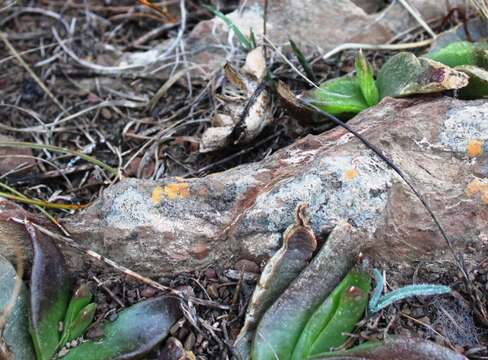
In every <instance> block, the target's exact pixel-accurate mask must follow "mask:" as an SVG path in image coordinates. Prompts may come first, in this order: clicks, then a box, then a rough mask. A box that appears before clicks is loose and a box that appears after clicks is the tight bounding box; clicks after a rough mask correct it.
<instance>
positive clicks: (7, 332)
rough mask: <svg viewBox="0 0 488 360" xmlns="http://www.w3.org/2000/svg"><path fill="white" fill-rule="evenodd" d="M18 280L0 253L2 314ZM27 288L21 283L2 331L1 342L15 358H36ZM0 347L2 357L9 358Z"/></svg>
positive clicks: (0, 302) (0, 312) (0, 356)
mask: <svg viewBox="0 0 488 360" xmlns="http://www.w3.org/2000/svg"><path fill="white" fill-rule="evenodd" d="M16 281H17V273H16V272H15V269H14V267H13V266H12V264H10V262H9V261H8V260H7V259H5V258H4V257H3V256H1V255H0V314H2V312H3V311H4V309H5V307H6V306H8V305H9V304H10V302H11V300H12V299H11V298H12V292H13V291H14V287H15V285H16ZM28 312H29V311H28V300H27V289H26V287H25V285H24V283H22V284H21V287H20V291H19V294H18V296H17V299H15V305H14V306H13V308H12V310H11V312H10V314H9V316H8V318H7V320H6V323H5V327H4V328H3V331H2V332H0V343H1V342H2V341H3V342H4V343H5V344H6V345H7V347H8V350H9V352H10V354H9V355H11V356H13V359H22V360H35V356H34V348H33V347H32V340H31V338H30V335H29V317H28ZM9 355H7V354H4V353H3V352H2V349H0V359H4V358H6V359H8V358H9Z"/></svg>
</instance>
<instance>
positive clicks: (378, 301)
mask: <svg viewBox="0 0 488 360" xmlns="http://www.w3.org/2000/svg"><path fill="white" fill-rule="evenodd" d="M373 275H374V279H375V282H376V286H375V289H374V290H373V294H372V296H371V299H370V301H369V310H370V311H371V312H378V311H380V310H381V309H383V308H385V307H387V306H389V305H391V304H393V303H394V302H396V301H400V300H403V299H406V298H409V297H412V296H430V295H442V294H448V293H450V292H451V288H450V287H449V286H445V285H435V284H416V285H407V286H404V287H401V288H399V289H396V290H393V291H390V292H389V293H387V294H386V295H384V296H381V293H382V291H383V287H384V284H385V279H384V278H383V275H381V272H380V271H379V270H377V269H373Z"/></svg>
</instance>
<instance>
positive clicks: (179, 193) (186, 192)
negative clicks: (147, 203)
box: [163, 182, 190, 200]
mask: <svg viewBox="0 0 488 360" xmlns="http://www.w3.org/2000/svg"><path fill="white" fill-rule="evenodd" d="M163 193H164V195H165V196H166V197H167V198H168V199H170V200H174V199H178V198H180V199H184V198H186V197H188V196H190V187H189V186H188V184H187V183H184V182H182V183H174V184H168V185H166V186H165V187H164V189H163Z"/></svg>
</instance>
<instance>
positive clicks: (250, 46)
mask: <svg viewBox="0 0 488 360" xmlns="http://www.w3.org/2000/svg"><path fill="white" fill-rule="evenodd" d="M202 6H203V7H204V8H205V9H207V10H208V11H210V12H211V13H212V14H214V15H215V16H217V17H218V18H219V19H221V20H222V21H223V22H224V23H225V24H226V25H227V26H228V27H229V28H230V29H231V30H232V31H233V32H234V34H236V36H237V38H238V39H239V41H240V42H241V45H242V46H243V47H244V49H246V50H247V51H250V50H252V49H253V44H252V43H251V41H252V40H249V39H248V38H247V37H246V36H245V35H244V34H243V33H242V32H241V30H239V28H238V27H237V26H236V25H235V24H234V23H233V22H232V20H231V19H229V17H228V16H226V15H225V14H223V13H222V12H220V11H219V10H217V9H216V8H215V7H213V6H211V5H202ZM251 36H252V37H254V34H251ZM254 41H255V39H254Z"/></svg>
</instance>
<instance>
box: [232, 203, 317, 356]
mask: <svg viewBox="0 0 488 360" xmlns="http://www.w3.org/2000/svg"><path fill="white" fill-rule="evenodd" d="M305 210H306V207H305V206H304V205H298V207H297V209H296V213H295V223H294V224H292V225H290V226H289V227H288V228H287V229H286V231H285V232H284V234H283V245H282V246H281V248H280V249H279V250H278V251H277V252H276V253H275V254H274V255H273V256H272V257H271V259H269V261H268V262H267V263H266V266H265V268H264V269H263V272H262V273H261V277H260V278H259V282H258V284H257V285H256V288H255V289H254V292H253V294H252V297H251V300H250V302H249V306H248V308H247V312H246V318H245V321H244V325H243V326H242V328H241V331H240V333H239V336H238V337H237V339H236V342H235V344H234V346H235V348H236V351H238V352H239V354H240V355H241V357H242V358H244V359H245V358H248V357H249V353H250V347H251V344H250V342H251V341H252V335H253V332H254V329H255V328H256V323H257V322H258V321H259V320H260V319H261V317H262V315H263V314H264V312H265V311H266V310H267V309H268V308H269V307H270V306H271V304H273V302H274V301H275V300H276V299H277V298H278V297H279V296H280V295H281V293H282V292H283V291H284V290H285V289H286V288H287V286H288V285H290V283H291V282H292V281H293V280H294V279H295V278H296V277H297V276H298V274H299V273H300V272H301V271H302V269H303V268H304V267H305V266H306V265H307V264H308V261H309V260H310V258H311V257H312V254H313V252H314V251H315V249H316V247H317V240H316V239H315V235H314V233H313V231H312V229H311V228H310V226H309V225H308V217H307V216H306V214H305Z"/></svg>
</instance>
